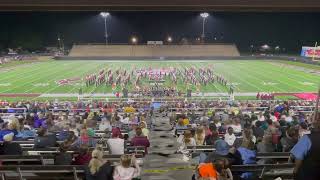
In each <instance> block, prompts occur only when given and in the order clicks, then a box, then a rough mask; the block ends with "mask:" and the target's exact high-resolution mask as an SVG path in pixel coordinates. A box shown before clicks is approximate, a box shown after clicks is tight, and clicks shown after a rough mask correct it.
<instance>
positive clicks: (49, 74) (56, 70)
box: [0, 68, 72, 93]
mask: <svg viewBox="0 0 320 180" xmlns="http://www.w3.org/2000/svg"><path fill="white" fill-rule="evenodd" d="M71 69H72V68H68V70H71ZM63 70H64V69H63ZM60 71H62V70H61V69H58V68H57V69H55V68H52V69H51V71H49V72H50V73H47V75H46V76H41V74H42V73H44V72H42V71H40V72H38V73H35V74H31V75H30V76H27V77H32V76H35V75H36V74H40V77H39V78H36V79H32V81H28V82H26V83H22V84H20V83H18V84H19V85H17V86H15V87H14V88H11V89H8V90H6V91H1V92H0V93H4V92H8V91H13V90H14V89H18V88H20V87H23V86H24V85H26V84H30V83H32V82H36V81H38V80H41V79H45V78H48V77H51V76H53V75H54V74H56V73H58V72H60ZM52 72H53V73H52ZM14 82H18V81H14Z"/></svg>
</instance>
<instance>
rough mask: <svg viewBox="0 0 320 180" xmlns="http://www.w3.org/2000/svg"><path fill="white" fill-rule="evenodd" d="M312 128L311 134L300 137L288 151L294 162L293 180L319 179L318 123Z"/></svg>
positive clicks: (319, 135)
mask: <svg viewBox="0 0 320 180" xmlns="http://www.w3.org/2000/svg"><path fill="white" fill-rule="evenodd" d="M313 127H314V128H313V129H312V131H311V134H307V135H304V136H302V137H301V138H300V140H299V141H298V143H297V144H296V145H295V146H294V147H293V148H292V149H291V151H290V153H291V155H292V156H293V157H294V160H295V167H294V171H293V173H294V176H295V180H319V179H320V171H319V169H320V156H319V152H320V143H319V139H320V122H316V123H314V124H313Z"/></svg>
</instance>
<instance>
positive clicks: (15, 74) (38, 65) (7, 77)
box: [0, 63, 43, 81]
mask: <svg viewBox="0 0 320 180" xmlns="http://www.w3.org/2000/svg"><path fill="white" fill-rule="evenodd" d="M41 65H42V64H41V63H37V66H33V67H32V69H30V70H31V71H29V70H28V71H24V72H22V73H14V74H12V75H6V76H4V78H2V79H1V78H0V81H3V80H5V79H10V78H12V77H15V76H20V75H24V74H29V73H33V72H34V71H36V70H39V69H42V68H43V67H41ZM36 67H38V68H36ZM20 68H21V67H20V66H19V67H17V68H12V69H10V70H17V71H19V69H20ZM8 73H11V71H8ZM23 78H25V76H23ZM15 79H16V78H15ZM18 79H22V78H18Z"/></svg>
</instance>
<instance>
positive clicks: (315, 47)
mask: <svg viewBox="0 0 320 180" xmlns="http://www.w3.org/2000/svg"><path fill="white" fill-rule="evenodd" d="M317 46H318V42H316V44H315V45H314V49H313V55H312V61H314V58H315V56H316V49H317Z"/></svg>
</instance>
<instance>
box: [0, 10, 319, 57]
mask: <svg viewBox="0 0 320 180" xmlns="http://www.w3.org/2000/svg"><path fill="white" fill-rule="evenodd" d="M110 13H111V17H110V18H108V30H109V36H110V37H109V38H110V41H111V43H128V40H129V39H130V37H131V36H132V35H135V36H137V37H138V38H139V42H146V41H148V40H164V39H166V37H168V36H171V37H172V38H173V41H174V42H176V43H177V42H179V41H180V40H181V39H182V38H187V39H195V38H197V37H200V35H201V32H202V19H201V17H200V16H199V12H110ZM209 13H210V17H209V18H208V19H207V23H206V37H207V41H208V42H223V43H236V44H237V45H238V47H239V49H240V50H242V51H246V50H249V49H250V48H249V46H250V45H251V44H252V45H255V46H258V45H259V46H260V45H263V44H269V45H271V46H278V45H279V46H280V47H282V48H286V50H287V51H289V52H294V53H299V51H300V49H301V46H302V45H310V46H312V45H313V44H314V42H315V41H317V40H318V41H320V28H319V27H320V23H319V22H320V13H230V12H225V13H223V12H217V13H216V12H209ZM0 22H1V25H0V48H2V49H4V48H7V47H15V46H18V45H19V43H21V41H28V42H31V41H34V42H36V43H40V44H41V46H56V45H57V37H58V36H60V37H61V38H63V39H64V42H65V44H66V45H69V46H70V45H71V44H73V43H103V42H104V20H103V18H101V17H100V16H99V12H24V13H0ZM215 38H216V40H214V39H215Z"/></svg>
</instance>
